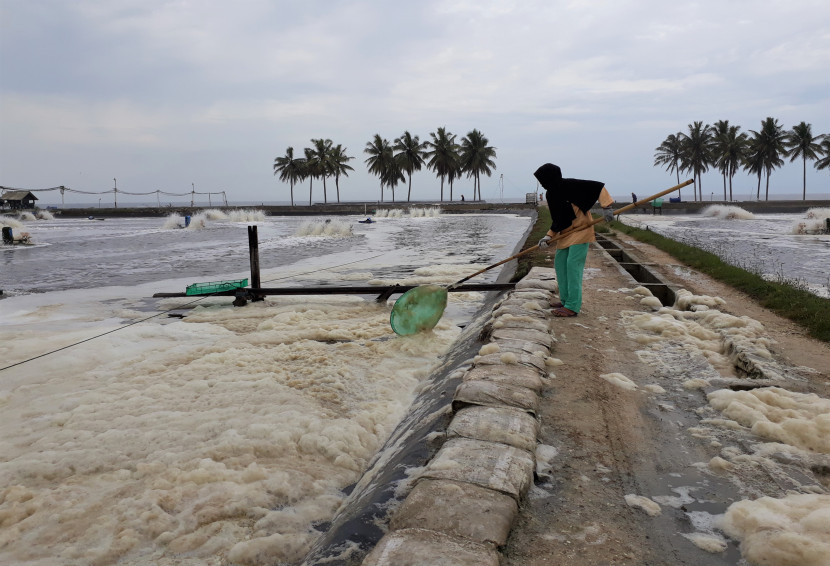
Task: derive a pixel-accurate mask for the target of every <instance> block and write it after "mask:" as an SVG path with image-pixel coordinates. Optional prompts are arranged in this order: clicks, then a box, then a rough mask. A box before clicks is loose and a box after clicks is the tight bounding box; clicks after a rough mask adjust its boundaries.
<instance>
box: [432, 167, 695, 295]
mask: <svg viewBox="0 0 830 566" xmlns="http://www.w3.org/2000/svg"><path fill="white" fill-rule="evenodd" d="M692 183H694V179H689V180H688V181H684V182H682V183H680V184H679V185H675V186H673V187H672V188H670V189H666V190H665V191H661V192H659V193H657V194H656V195H651V196H650V197H648V198H644V199H642V200H638V201H637V202H632V203H631V204H628V205H626V206H623V207H621V208H618V209H617V210H615V211H614V214H622V213H623V212H627V211H629V210H631V209H632V208H634V207H636V206H640V205H641V204H647V203H649V202H651V201H653V200H654V199H656V198H660V197H662V196H666V195H667V194H669V193H673V192H674V191H677V190H680V189H682V188H683V187H686V186H689V185H691V184H692ZM604 220H605V218H602V217H600V218H595V219H594V220H593V221H591V222H589V223H588V224H585V225H584V226H579V227H571V228H568V229H566V230H562V231H561V232H559V234H558V235H557V236H554V237H553V238H551V240H550V242H549V245H550V244H552V243H553V242H555V241H557V240H559V239H560V238H564V237H565V236H567V235H568V234H572V233H574V232H577V231H579V230H585V229H586V228H590V227H591V226H593V225H594V224H599V223H600V222H602V221H604ZM537 249H539V244H536V245H535V246H531V247H529V248H527V249H526V250H522V251H520V252H519V253H517V254H516V255H514V256H510V257H509V258H507V259H503V260H501V261H500V262H498V263H494V264H493V265H491V266H489V267H485V268H484V269H482V270H481V271H476V272H475V273H473V274H472V275H468V276H467V277H465V278H464V279H460V280H458V281H456V282H455V283H453V284H452V285H450V286H449V287H448V288H449V289H454V288H455V287H457V286H458V285H461V284H462V283H464V282H465V281H467V280H468V279H472V278H473V277H475V276H476V275H481V274H482V273H484V272H485V271H489V270H491V269H493V268H494V267H498V266H500V265H502V264H504V263H507V262H508V261H511V260H514V259H516V258H519V257H522V256H523V255H525V254H529V253H530V252H535V251H536V250H537Z"/></svg>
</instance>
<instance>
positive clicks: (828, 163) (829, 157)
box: [815, 134, 830, 171]
mask: <svg viewBox="0 0 830 566" xmlns="http://www.w3.org/2000/svg"><path fill="white" fill-rule="evenodd" d="M819 153H820V154H821V155H822V156H823V157H821V158H820V159H817V160H816V163H815V168H816V169H818V170H819V171H821V170H822V169H827V168H828V167H830V134H824V135H822V136H821V146H820V147H819Z"/></svg>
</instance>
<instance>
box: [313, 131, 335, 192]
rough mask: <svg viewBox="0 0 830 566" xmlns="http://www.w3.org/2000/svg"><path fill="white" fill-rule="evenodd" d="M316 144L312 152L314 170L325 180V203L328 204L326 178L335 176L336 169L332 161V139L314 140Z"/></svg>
mask: <svg viewBox="0 0 830 566" xmlns="http://www.w3.org/2000/svg"><path fill="white" fill-rule="evenodd" d="M311 143H312V144H314V147H312V149H311V152H312V155H313V156H314V157H313V164H314V169H315V170H316V173H317V176H318V177H322V178H323V203H326V204H327V203H328V202H329V201H328V196H327V194H326V177H328V176H329V175H333V174H334V167H333V165H332V161H331V151H332V141H331V140H330V139H322V138H320V139H316V140H315V139H312V140H311Z"/></svg>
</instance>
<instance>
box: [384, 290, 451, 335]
mask: <svg viewBox="0 0 830 566" xmlns="http://www.w3.org/2000/svg"><path fill="white" fill-rule="evenodd" d="M446 307H447V289H446V287H441V286H440V285H421V286H419V287H415V288H414V289H410V290H409V291H407V292H406V293H404V294H403V295H401V296H400V298H399V299H398V300H397V301H395V306H394V307H392V314H391V315H390V317H389V324H390V325H392V330H394V331H395V334H399V335H400V336H407V335H409V334H415V333H416V332H421V331H422V330H432V329H433V328H435V325H436V324H438V321H439V320H441V315H443V314H444V309H445V308H446Z"/></svg>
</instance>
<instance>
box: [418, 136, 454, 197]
mask: <svg viewBox="0 0 830 566" xmlns="http://www.w3.org/2000/svg"><path fill="white" fill-rule="evenodd" d="M429 135H430V136H431V137H432V141H430V142H427V145H428V146H429V147H430V148H432V149H431V150H429V151H427V152H426V154H425V156H426V157H427V158H428V159H429V161H428V162H427V168H428V169H432V170H433V171H435V173H436V174H437V175H438V177H439V178H440V179H441V201H442V202H443V201H444V179H445V178H446V177H448V176H450V175H452V172H453V171H455V170H457V169H458V163H459V155H458V151H459V146H458V144H457V143H455V137H456V136H455V134H451V133H449V132H448V131H447V129H446V128H444V127H441V128H438V130H437V132H431V133H430V134H429ZM450 200H452V190H450Z"/></svg>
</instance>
